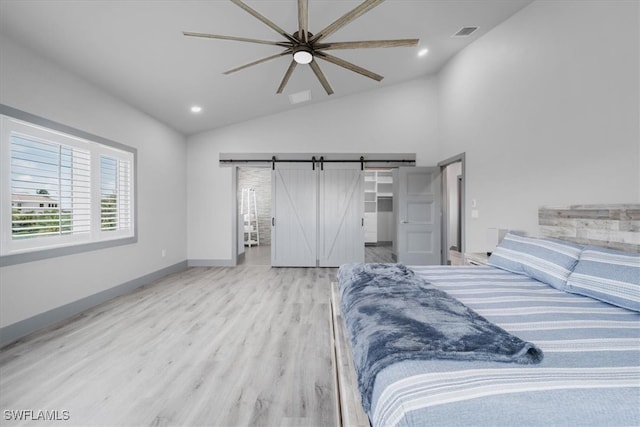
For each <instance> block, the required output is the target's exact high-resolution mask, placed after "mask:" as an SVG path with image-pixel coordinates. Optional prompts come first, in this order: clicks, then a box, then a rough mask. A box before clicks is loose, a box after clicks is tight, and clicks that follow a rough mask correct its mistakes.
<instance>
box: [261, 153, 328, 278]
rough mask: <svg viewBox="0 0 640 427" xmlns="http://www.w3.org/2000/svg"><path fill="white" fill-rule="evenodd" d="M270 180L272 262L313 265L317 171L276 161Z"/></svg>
mask: <svg viewBox="0 0 640 427" xmlns="http://www.w3.org/2000/svg"><path fill="white" fill-rule="evenodd" d="M271 182H272V195H271V197H272V201H273V203H272V207H271V211H272V223H271V265H272V266H274V267H315V266H316V259H317V255H316V254H317V238H316V236H317V211H318V209H317V188H318V184H317V170H312V168H311V165H309V164H299V163H298V164H295V163H292V164H286V163H278V164H276V169H275V170H274V171H273V172H272V179H271Z"/></svg>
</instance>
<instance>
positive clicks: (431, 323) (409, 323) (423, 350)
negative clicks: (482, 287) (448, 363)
mask: <svg viewBox="0 0 640 427" xmlns="http://www.w3.org/2000/svg"><path fill="white" fill-rule="evenodd" d="M338 284H339V288H340V295H341V306H342V307H341V308H342V316H343V317H344V320H345V324H346V327H347V332H348V335H349V339H350V341H351V348H352V353H353V359H354V365H355V368H356V373H357V377H358V388H359V390H360V394H361V395H362V403H363V406H364V409H365V411H366V412H367V413H368V412H369V410H370V406H371V401H370V399H371V394H372V392H373V384H374V381H375V378H376V375H377V374H378V372H380V371H381V370H382V369H384V368H385V367H387V366H389V365H391V364H393V363H397V362H401V361H404V360H421V359H450V360H482V361H497V362H513V363H524V364H531V363H539V362H540V361H542V351H541V350H540V349H539V348H538V347H536V346H535V345H533V344H531V343H529V342H525V341H523V340H521V339H520V338H518V337H515V336H513V335H511V334H510V333H508V332H507V331H505V330H504V329H502V328H500V327H498V326H497V325H495V324H493V323H491V322H489V321H488V320H486V319H485V318H484V317H482V316H480V315H479V314H477V313H476V312H475V311H473V310H471V309H470V308H468V307H467V306H465V305H464V304H462V303H461V302H460V301H458V300H457V299H455V298H453V297H451V296H449V295H448V294H447V293H445V292H443V291H440V290H438V289H436V288H435V287H433V285H430V284H429V283H427V282H426V281H425V280H424V279H422V278H420V277H418V276H415V275H414V273H413V271H411V270H409V269H408V268H407V267H405V266H403V265H400V264H345V265H343V266H342V267H340V269H339V270H338Z"/></svg>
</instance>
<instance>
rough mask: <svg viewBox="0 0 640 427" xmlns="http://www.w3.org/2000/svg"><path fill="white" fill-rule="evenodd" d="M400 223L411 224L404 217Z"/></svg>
mask: <svg viewBox="0 0 640 427" xmlns="http://www.w3.org/2000/svg"><path fill="white" fill-rule="evenodd" d="M400 224H409V221H406V220H404V219H403V220H402V221H400Z"/></svg>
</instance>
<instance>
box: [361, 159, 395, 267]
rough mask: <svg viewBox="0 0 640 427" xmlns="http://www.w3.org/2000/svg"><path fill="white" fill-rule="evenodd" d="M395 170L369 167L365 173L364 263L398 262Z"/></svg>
mask: <svg viewBox="0 0 640 427" xmlns="http://www.w3.org/2000/svg"><path fill="white" fill-rule="evenodd" d="M393 176H394V173H393V169H391V168H386V169H378V168H375V169H374V168H368V169H365V171H364V244H365V253H364V259H365V262H368V263H370V262H386V263H388V262H395V261H396V259H397V257H396V254H395V252H394V250H393V248H394V241H395V239H396V227H395V222H394V209H393V195H394V194H393V193H394V179H393Z"/></svg>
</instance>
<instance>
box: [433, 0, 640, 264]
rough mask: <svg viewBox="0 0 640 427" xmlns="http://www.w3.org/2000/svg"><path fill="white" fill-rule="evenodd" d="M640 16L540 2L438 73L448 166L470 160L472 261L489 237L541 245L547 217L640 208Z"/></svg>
mask: <svg viewBox="0 0 640 427" xmlns="http://www.w3.org/2000/svg"><path fill="white" fill-rule="evenodd" d="M638 9H639V3H638V2H635V1H626V2H625V1H538V2H534V3H532V4H531V5H529V6H528V7H526V8H524V9H523V10H521V11H520V12H518V13H517V14H515V15H514V16H513V17H511V18H510V19H508V20H507V21H505V22H503V23H502V24H501V25H499V26H497V27H496V28H494V29H493V30H492V31H490V32H489V33H487V34H486V35H485V36H483V37H482V38H480V39H478V40H477V41H475V42H474V43H472V44H471V45H470V46H468V47H467V48H466V49H465V50H463V51H462V52H461V53H459V54H458V55H457V56H456V57H454V58H453V59H452V60H451V61H450V62H449V63H448V64H447V66H446V67H445V68H444V69H443V70H442V71H441V72H440V74H439V85H438V87H439V108H438V112H439V117H440V121H439V128H440V157H441V158H447V157H448V156H451V155H455V154H458V153H460V152H463V151H464V152H466V171H465V173H466V206H467V208H468V209H467V212H466V214H467V217H466V225H467V227H466V241H467V247H466V248H467V250H470V251H484V250H485V233H486V229H487V228H488V227H499V228H511V229H518V230H523V231H526V232H528V233H530V234H532V235H536V234H537V233H538V227H537V209H538V206H541V205H557V204H583V203H624V202H626V203H630V202H635V203H637V202H640V124H639V122H640V111H639V106H638V102H639V95H640V85H639V79H640V77H639V76H640V69H639V52H640V46H639V43H640V41H639V40H640V35H639V33H638V28H639V15H640V12H639V10H638ZM473 199H475V200H476V201H477V209H478V211H479V214H480V217H479V218H478V219H471V218H470V216H469V213H470V208H469V207H470V206H471V200H473Z"/></svg>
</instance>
